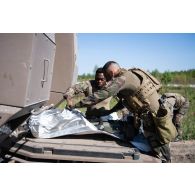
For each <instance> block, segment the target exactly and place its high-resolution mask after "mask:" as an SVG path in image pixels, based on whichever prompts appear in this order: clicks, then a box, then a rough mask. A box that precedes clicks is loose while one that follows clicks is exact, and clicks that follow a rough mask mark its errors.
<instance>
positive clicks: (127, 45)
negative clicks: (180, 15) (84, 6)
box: [77, 33, 195, 74]
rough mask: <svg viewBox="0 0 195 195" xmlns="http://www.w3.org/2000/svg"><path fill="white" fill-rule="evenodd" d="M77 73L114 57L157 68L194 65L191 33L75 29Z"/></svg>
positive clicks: (194, 46) (131, 64)
mask: <svg viewBox="0 0 195 195" xmlns="http://www.w3.org/2000/svg"><path fill="white" fill-rule="evenodd" d="M77 44H78V54H77V65H78V73H79V74H83V73H93V70H94V67H95V65H98V66H103V65H104V64H105V63H106V62H107V61H109V60H114V61H117V62H118V63H119V64H120V65H121V67H124V68H130V67H140V68H143V69H145V70H149V71H152V70H155V69H158V70H159V71H160V72H164V71H168V70H169V71H175V70H188V69H195V33H78V34H77Z"/></svg>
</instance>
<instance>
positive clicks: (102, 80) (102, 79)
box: [95, 73, 106, 88]
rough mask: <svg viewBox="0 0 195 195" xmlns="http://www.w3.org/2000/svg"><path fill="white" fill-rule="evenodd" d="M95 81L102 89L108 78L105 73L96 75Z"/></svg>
mask: <svg viewBox="0 0 195 195" xmlns="http://www.w3.org/2000/svg"><path fill="white" fill-rule="evenodd" d="M95 81H96V84H97V86H98V87H99V88H102V87H103V86H104V85H105V84H106V78H105V77H104V74H103V73H98V74H96V75H95Z"/></svg>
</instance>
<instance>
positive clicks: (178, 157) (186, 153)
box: [170, 140, 195, 163]
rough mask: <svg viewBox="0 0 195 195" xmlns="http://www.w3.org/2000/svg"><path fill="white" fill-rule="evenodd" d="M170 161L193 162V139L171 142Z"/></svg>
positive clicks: (194, 159) (194, 142)
mask: <svg viewBox="0 0 195 195" xmlns="http://www.w3.org/2000/svg"><path fill="white" fill-rule="evenodd" d="M170 148H171V155H172V163H195V140H192V141H180V142H171V144H170Z"/></svg>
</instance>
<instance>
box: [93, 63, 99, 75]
mask: <svg viewBox="0 0 195 195" xmlns="http://www.w3.org/2000/svg"><path fill="white" fill-rule="evenodd" d="M98 68H99V66H98V65H97V64H96V65H95V66H94V68H93V74H94V75H95V72H96V70H97V69H98Z"/></svg>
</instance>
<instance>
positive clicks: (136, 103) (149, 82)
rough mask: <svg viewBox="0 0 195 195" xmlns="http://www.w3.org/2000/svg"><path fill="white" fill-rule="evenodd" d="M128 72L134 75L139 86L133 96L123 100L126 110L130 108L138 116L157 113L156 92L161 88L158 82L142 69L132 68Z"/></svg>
mask: <svg viewBox="0 0 195 195" xmlns="http://www.w3.org/2000/svg"><path fill="white" fill-rule="evenodd" d="M128 71H130V72H131V73H133V74H134V75H136V76H137V77H138V78H139V80H140V86H139V87H138V88H137V89H136V90H135V91H134V93H133V94H131V95H129V96H126V98H125V101H126V103H127V106H128V108H130V110H131V111H132V112H134V113H138V114H141V113H143V111H151V112H155V111H157V110H158V108H159V103H158V99H159V95H158V90H159V89H160V88H161V84H160V82H159V81H158V80H157V79H156V78H155V77H153V76H152V75H151V74H150V73H148V72H146V71H144V70H142V69H139V68H132V69H129V70H128ZM124 76H125V74H124ZM129 82H130V79H129V81H128V78H127V83H129Z"/></svg>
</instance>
